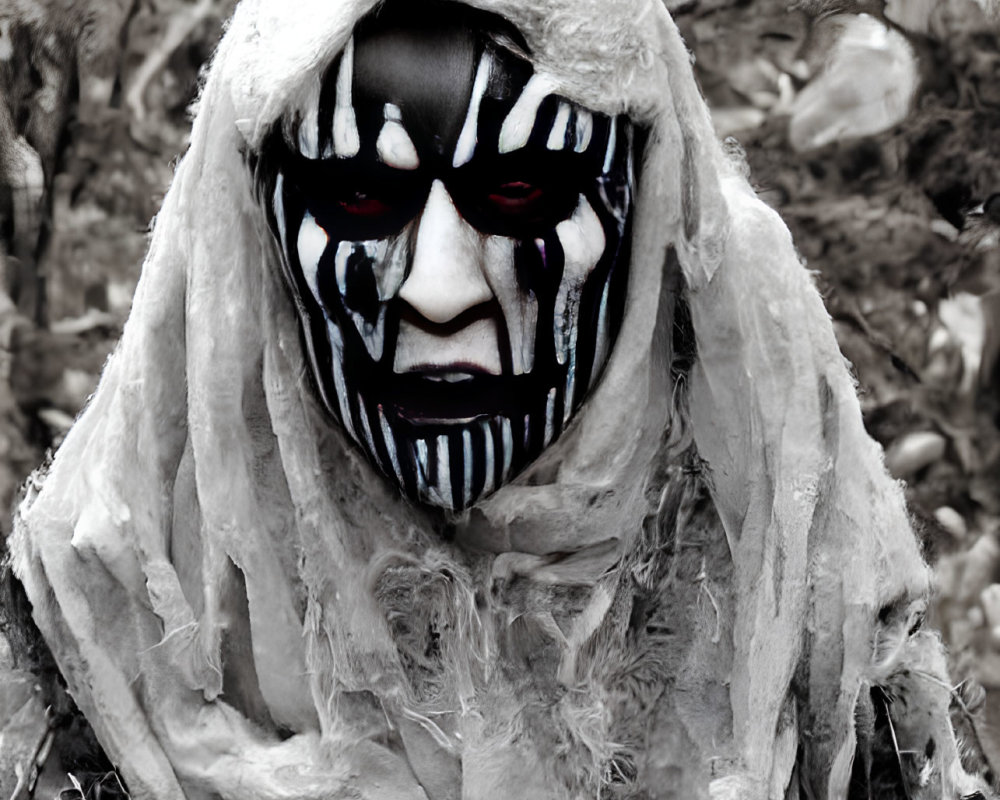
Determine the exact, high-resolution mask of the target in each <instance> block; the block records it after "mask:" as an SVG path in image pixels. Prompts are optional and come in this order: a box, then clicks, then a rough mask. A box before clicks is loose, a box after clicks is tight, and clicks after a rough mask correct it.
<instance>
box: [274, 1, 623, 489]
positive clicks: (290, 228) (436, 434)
mask: <svg viewBox="0 0 1000 800" xmlns="http://www.w3.org/2000/svg"><path fill="white" fill-rule="evenodd" d="M406 6H407V4H404V3H399V4H397V5H396V6H392V5H391V4H390V5H389V6H387V7H385V8H383V10H382V11H381V12H379V14H378V16H376V17H373V18H371V19H369V20H366V22H365V23H363V24H362V25H361V26H360V27H359V28H358V29H357V30H356V31H355V34H354V37H353V38H352V39H351V41H350V42H349V43H348V45H347V47H346V48H345V50H344V51H343V53H342V55H341V56H340V57H339V58H338V59H337V61H335V62H334V64H333V65H332V66H331V67H330V69H329V71H328V73H327V75H326V77H325V79H324V81H323V86H322V90H321V93H320V97H319V102H318V107H317V108H316V109H314V110H312V111H310V112H308V113H305V114H303V115H301V118H298V119H296V120H291V121H289V120H286V121H285V124H283V125H282V126H281V129H280V130H276V131H275V133H274V134H273V135H272V136H271V137H270V139H269V142H268V143H267V145H266V146H265V147H264V149H263V150H262V152H261V154H260V157H259V159H258V160H257V166H256V175H257V179H258V189H259V191H260V195H261V198H262V201H263V202H264V204H265V205H266V207H267V211H268V216H269V219H270V221H271V223H272V227H273V230H274V233H275V235H276V236H277V238H278V240H279V242H280V245H281V250H282V252H283V254H284V259H285V267H286V270H287V273H288V278H289V280H290V282H291V285H292V289H293V293H294V295H295V297H296V300H297V302H298V306H299V309H300V313H301V318H302V323H303V327H304V332H305V340H306V344H307V349H308V352H309V356H310V359H311V361H312V370H313V373H314V376H315V378H316V383H317V384H318V387H319V392H320V394H321V396H322V400H323V402H324V403H325V405H326V407H327V408H328V409H329V411H330V413H332V414H333V415H334V416H335V417H337V418H338V419H339V420H340V422H341V423H342V424H343V426H344V428H345V430H346V431H347V432H348V434H349V435H350V436H351V438H353V439H354V440H355V441H356V442H357V443H358V444H359V445H360V446H361V447H362V449H363V450H364V451H365V452H366V453H367V455H368V457H369V458H370V459H371V460H372V462H374V463H375V464H376V465H377V466H378V467H379V468H380V469H381V470H382V471H383V472H384V473H385V474H386V475H387V476H389V478H390V479H393V480H395V481H396V482H397V483H398V484H399V486H400V488H401V489H402V490H403V491H404V492H405V493H406V494H407V495H408V496H410V497H411V498H414V499H416V500H418V501H421V502H424V503H428V504H431V505H435V506H439V507H443V508H447V509H463V508H467V507H468V506H470V505H471V504H473V503H475V502H476V501H477V500H478V499H480V498H481V497H484V496H485V495H487V494H489V493H490V492H492V491H494V490H495V489H497V488H499V487H500V486H502V485H503V484H504V483H506V482H508V481H509V480H511V479H512V478H513V477H514V476H515V475H516V474H517V473H518V472H519V471H520V470H521V469H523V468H524V467H525V466H526V465H527V464H528V463H530V462H531V461H532V460H533V459H535V458H536V457H537V456H538V455H539V454H540V453H541V452H542V451H543V450H544V449H545V448H546V447H548V446H549V445H550V444H551V443H552V442H553V441H554V440H555V439H556V438H557V437H558V436H559V434H560V433H561V432H562V430H563V429H564V428H565V426H566V425H567V423H568V422H569V420H570V418H571V417H572V415H573V414H574V412H575V411H576V410H577V409H578V408H579V407H580V405H581V403H582V402H583V399H584V397H585V396H586V394H587V392H588V390H589V389H590V388H591V387H592V386H593V385H594V383H595V381H596V380H597V379H598V377H599V375H600V373H601V370H602V368H603V366H604V363H605V361H606V359H607V357H608V354H609V352H610V350H611V348H612V346H613V344H614V340H615V337H616V335H617V332H618V328H619V325H620V322H621V317H622V313H623V305H624V297H625V289H626V282H627V268H628V239H629V223H630V217H631V198H632V127H631V124H630V123H629V121H628V120H627V119H625V118H623V117H609V116H607V115H603V114H600V113H597V112H594V111H591V110H588V109H586V108H584V107H582V106H580V105H577V104H575V103H572V102H570V101H568V100H566V99H564V98H562V97H560V96H558V95H556V94H554V93H553V92H552V91H551V86H552V84H551V83H550V82H549V81H548V80H546V77H545V76H544V75H543V74H540V73H536V72H535V71H534V69H533V67H532V65H531V62H530V61H529V60H528V59H527V58H526V57H525V56H524V55H522V53H523V52H524V48H523V46H522V45H519V43H518V39H519V37H518V35H517V33H516V32H515V31H512V30H509V26H507V25H506V24H505V23H503V22H502V21H501V20H498V18H496V17H493V16H489V15H483V14H481V13H479V12H473V11H469V10H466V9H464V7H462V6H458V5H454V6H447V8H448V12H449V13H448V14H423V15H422V16H418V15H417V11H416V9H414V10H412V11H408V10H407V9H406ZM452 12H454V13H452ZM441 20H447V22H444V23H442V22H441Z"/></svg>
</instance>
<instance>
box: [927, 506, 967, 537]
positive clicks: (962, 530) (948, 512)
mask: <svg viewBox="0 0 1000 800" xmlns="http://www.w3.org/2000/svg"><path fill="white" fill-rule="evenodd" d="M934 518H935V519H936V520H937V521H938V524H939V525H940V526H941V527H942V528H944V529H945V530H946V531H948V533H950V534H951V535H952V536H954V537H955V538H956V539H963V538H964V537H965V535H966V534H967V533H968V532H969V529H968V526H967V525H966V524H965V518H964V517H962V515H961V514H959V513H958V512H957V511H956V510H955V509H953V508H952V507H951V506H941V508H939V509H937V510H936V511H935V512H934Z"/></svg>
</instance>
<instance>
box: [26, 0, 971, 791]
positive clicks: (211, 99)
mask: <svg viewBox="0 0 1000 800" xmlns="http://www.w3.org/2000/svg"><path fill="white" fill-rule="evenodd" d="M413 2H417V0H413ZM373 5H374V3H373V2H372V0H302V2H298V3H295V4H293V5H291V6H290V5H289V3H287V2H279V1H278V0H245V2H243V3H242V4H241V6H240V7H239V9H238V11H237V12H236V15H235V17H234V19H233V21H232V23H231V25H230V27H229V29H228V32H227V34H226V36H225V38H224V40H223V42H222V44H221V46H220V48H219V51H218V53H217V55H216V57H215V60H214V64H213V65H212V68H211V70H210V72H209V74H208V78H207V82H206V85H205V88H204V91H203V94H202V97H201V100H200V103H199V110H198V114H197V118H196V120H195V123H194V129H193V134H192V140H191V146H190V150H189V152H188V153H187V155H186V156H185V157H184V159H183V161H182V162H181V164H180V166H179V167H178V170H177V174H176V177H175V179H174V182H173V186H172V187H171V189H170V191H169V193H168V194H167V196H166V199H165V201H164V205H163V209H162V211H161V213H160V214H159V216H158V217H157V221H156V225H155V230H154V234H153V240H152V245H151V248H150V251H149V255H148V258H147V260H146V263H145V265H144V268H143V275H142V279H141V281H140V285H139V288H138V291H137V293H136V297H135V302H134V307H133V310H132V315H131V317H130V319H129V321H128V324H127V325H126V328H125V332H124V335H123V338H122V340H121V343H120V345H119V347H118V350H117V352H116V353H115V355H114V356H113V357H112V359H111V360H110V362H109V364H108V366H107V368H106V370H105V372H104V375H103V377H102V380H101V384H100V387H99V388H98V390H97V392H96V394H95V395H94V397H93V398H92V400H91V402H90V404H89V406H88V407H87V409H86V411H85V412H84V413H83V415H82V416H81V417H80V419H79V420H78V421H77V423H76V425H75V426H74V428H73V429H72V430H71V432H70V434H69V435H68V437H67V438H66V441H65V443H64V444H63V445H62V447H61V448H60V450H59V452H58V453H57V455H56V457H55V459H54V461H53V463H52V464H51V467H50V468H49V469H48V471H47V474H43V473H39V474H38V475H37V476H36V477H35V478H34V479H33V480H32V482H31V483H30V484H29V489H28V491H27V495H26V497H25V498H24V500H23V502H22V504H21V507H20V510H19V517H18V520H17V525H16V533H15V534H14V537H13V539H12V541H11V552H12V561H13V565H14V569H15V572H16V574H17V576H18V577H19V579H20V580H21V581H22V582H23V584H24V586H25V588H26V590H27V593H28V596H29V597H30V599H31V602H32V604H33V606H34V616H35V619H36V622H37V624H38V626H39V628H40V630H41V631H42V633H43V635H44V637H45V639H46V641H47V643H48V645H49V646H50V647H51V649H52V651H53V653H54V655H55V658H56V660H57V662H58V664H59V667H60V669H61V671H62V673H63V675H64V676H65V678H66V681H67V684H68V686H69V689H70V691H71V693H72V695H73V697H74V698H75V699H76V701H77V703H78V704H79V706H80V708H81V709H82V711H83V712H84V714H85V715H86V717H87V718H88V720H89V721H90V722H91V724H92V725H93V727H94V729H95V731H96V733H97V735H98V738H99V740H100V742H101V744H102V746H103V747H104V748H105V749H106V751H107V753H108V754H109V756H110V757H111V759H112V761H113V762H115V763H116V764H117V765H119V768H120V770H121V772H122V774H123V775H124V777H125V779H126V781H127V783H128V785H129V787H130V791H131V793H132V795H133V796H134V797H136V798H142V799H145V798H157V800H167V799H168V798H169V799H170V800H174V799H175V798H208V797H222V798H234V799H235V798H239V799H240V800H248V799H250V798H260V800H270V799H271V798H296V800H308V798H329V797H364V798H379V799H380V800H382V799H384V798H407V799H409V798H425V797H427V798H449V797H459V796H461V797H465V798H499V797H520V798H558V797H566V798H569V797H574V798H575V797H584V796H586V797H597V796H598V795H600V796H602V797H604V796H608V797H626V796H630V797H634V796H656V797H668V796H678V797H709V796H711V797H733V798H764V797H785V796H786V792H787V796H789V797H792V796H797V794H796V792H797V790H798V786H799V785H800V784H801V785H802V786H805V787H809V789H810V791H811V794H810V796H816V797H828V798H842V797H845V796H846V793H847V785H848V782H849V779H850V776H851V770H852V761H853V759H854V754H855V750H856V745H857V741H856V735H855V730H856V725H855V718H856V714H857V716H858V719H860V720H862V721H863V720H864V719H865V714H864V713H862V712H863V711H864V709H868V710H869V712H870V711H871V709H870V701H869V699H868V698H869V694H870V689H871V687H872V686H873V685H876V684H880V685H881V684H885V683H887V682H888V683H891V682H892V681H893V680H896V677H898V673H899V670H900V668H901V667H900V665H909V666H913V667H914V669H915V670H916V671H917V672H919V673H921V674H924V675H926V676H927V677H926V679H919V678H913V677H912V676H911V677H910V678H909V679H908V680H910V681H911V682H912V683H913V687H909V685H908V687H909V688H908V690H912V691H913V692H915V693H916V695H917V696H919V697H920V698H921V703H923V704H924V706H925V707H926V708H929V709H931V711H932V713H931V715H930V719H931V721H930V722H929V723H928V722H926V721H925V722H922V723H921V725H923V726H924V727H922V728H920V729H919V730H920V731H921V732H926V734H927V736H926V737H924V739H926V738H927V737H931V738H933V739H934V740H935V742H936V747H935V748H932V750H931V751H930V752H929V753H928V756H930V755H933V759H932V760H931V762H930V764H931V766H930V769H931V772H930V773H929V774H932V775H934V776H936V777H935V778H933V780H937V781H941V780H942V772H945V773H947V772H948V771H949V770H951V769H952V768H953V767H954V766H955V746H954V739H953V737H952V734H951V730H950V728H949V726H948V722H947V702H948V695H947V689H946V688H942V686H941V685H939V684H938V683H936V682H935V681H936V680H937V677H941V676H943V668H942V659H941V655H940V651H939V647H938V644H937V641H936V639H934V637H933V636H931V635H930V634H926V633H922V632H918V631H917V628H918V625H916V624H914V622H915V620H916V619H917V617H918V615H919V613H920V611H921V608H922V605H921V604H922V602H923V598H924V597H925V595H926V593H927V590H928V572H927V570H926V568H925V566H924V564H923V562H922V560H921V557H920V554H919V552H918V547H917V544H916V543H915V540H914V538H913V536H912V534H911V531H910V527H909V524H908V521H907V517H906V513H905V510H904V503H903V497H902V494H901V491H900V489H899V487H898V486H897V485H896V484H895V483H894V482H893V481H892V480H890V479H889V478H888V477H887V476H886V474H885V471H884V469H883V466H882V459H881V453H880V451H879V449H878V447H877V446H876V445H875V444H874V443H873V442H872V441H870V440H869V439H868V437H867V436H866V434H865V432H864V430H863V427H862V421H861V415H860V411H859V407H858V402H857V400H856V398H855V393H854V386H853V384H852V381H851V378H850V376H849V374H848V370H847V368H846V365H845V363H844V361H843V359H842V357H841V356H840V354H839V352H838V349H837V345H836V343H835V341H834V337H833V333H832V330H831V326H830V323H829V320H828V318H827V315H826V313H825V311H824V308H823V305H822V303H821V300H820V298H819V296H818V294H817V292H816V291H815V289H814V288H813V285H812V282H811V280H810V277H809V275H808V273H807V272H806V271H805V270H804V269H803V268H802V266H801V265H800V264H799V262H798V260H797V258H796V255H795V252H794V249H793V246H792V242H791V240H790V237H789V234H788V231H787V230H786V229H785V227H784V225H783V224H782V223H781V221H780V220H779V218H778V217H777V215H776V214H774V212H772V211H770V210H769V209H767V208H766V207H765V206H764V205H763V204H762V203H761V202H760V201H759V200H757V199H756V197H755V196H754V195H753V193H752V191H751V190H750V188H749V186H748V184H747V182H746V180H745V179H744V177H742V175H741V174H740V173H739V169H738V167H736V166H734V165H733V164H731V163H730V162H729V161H728V160H727V158H726V157H725V156H724V154H723V152H722V150H721V148H720V146H719V145H718V143H717V142H716V141H715V139H714V137H713V133H712V129H711V126H710V122H709V118H708V114H707V110H706V107H705V104H704V102H703V101H702V99H701V98H700V96H699V94H698V91H697V88H696V86H695V83H694V79H693V76H692V71H691V67H690V62H689V57H688V54H687V52H686V50H685V48H684V46H683V44H682V42H681V40H680V38H679V36H678V33H677V30H676V28H675V27H674V24H673V23H672V21H671V20H670V18H669V16H668V14H667V12H666V11H665V10H664V8H663V7H662V6H661V5H659V4H658V3H657V2H655V1H654V0H572V2H571V1H570V0H531V2H527V0H474V1H473V2H470V5H474V6H477V7H481V8H483V9H486V10H488V11H491V12H494V13H496V14H499V15H501V16H503V17H506V18H507V19H508V20H510V21H511V22H512V23H513V24H514V25H516V26H517V28H518V29H519V30H520V31H521V32H522V33H523V35H524V37H525V39H526V41H527V43H528V46H529V48H530V51H531V53H532V56H533V59H534V61H535V64H536V70H537V71H538V72H540V73H544V74H546V75H548V76H549V77H550V79H551V82H552V86H553V91H556V92H558V93H560V94H563V95H564V96H566V97H568V98H570V99H572V100H575V101H578V102H581V103H585V104H586V105H587V106H588V107H590V108H593V109H595V110H600V111H605V112H608V113H627V114H628V115H629V116H630V117H631V118H632V119H633V120H634V121H635V122H636V123H637V124H638V125H639V126H641V127H643V128H645V129H646V130H647V131H648V139H647V141H646V143H645V148H644V153H643V159H642V163H641V165H640V166H639V170H638V171H639V178H638V191H637V195H636V201H635V205H636V216H635V227H634V233H633V246H632V265H631V277H630V285H629V290H628V291H629V294H628V300H627V310H626V317H625V320H624V322H623V327H622V331H621V334H620V336H619V339H618V342H617V345H616V347H615V350H614V352H613V354H612V357H611V360H610V362H609V365H608V368H607V370H606V372H605V375H604V377H603V379H602V381H601V383H600V384H599V386H598V387H597V388H596V390H595V392H594V393H593V395H592V396H591V398H590V399H589V400H588V401H587V403H586V404H585V406H584V407H583V409H582V410H581V412H580V413H579V414H578V416H577V417H576V419H575V420H574V422H573V424H572V425H571V426H570V427H569V428H568V429H567V431H566V433H565V434H564V435H563V437H562V438H561V439H560V440H559V441H558V442H557V443H556V444H555V445H554V446H552V447H551V448H550V449H549V450H547V451H546V452H545V454H544V455H543V456H542V457H541V459H539V460H538V461H537V462H536V463H535V464H534V465H532V466H531V467H530V468H529V469H528V470H527V472H526V473H525V474H523V475H521V476H520V477H519V478H518V479H517V480H516V481H514V482H513V483H512V484H510V485H508V486H506V487H504V488H503V489H501V490H500V491H498V492H496V493H495V494H494V495H492V496H491V497H489V498H487V499H486V500H484V501H482V502H480V503H479V504H478V505H476V506H475V507H474V508H472V509H471V510H470V511H468V512H466V513H464V514H462V515H459V516H448V515H445V514H443V513H442V512H437V511H430V510H426V509H422V508H419V507H416V506H414V505H412V504H410V503H408V502H406V501H404V500H402V499H401V498H400V497H399V496H398V494H397V492H396V490H395V488H394V487H392V486H390V485H389V484H388V483H387V482H385V481H384V480H383V479H382V478H381V476H380V475H378V474H377V473H376V472H375V471H374V469H373V468H372V467H371V466H370V464H369V463H368V461H366V460H365V459H364V458H363V457H362V456H361V455H360V453H359V452H358V451H357V450H356V449H355V448H354V447H353V446H352V445H351V444H350V443H349V442H348V440H347V439H346V437H345V435H344V434H343V433H342V431H341V430H340V429H339V428H338V427H337V426H336V424H334V423H333V422H332V421H331V419H330V418H329V416H328V415H327V414H326V413H325V412H324V411H323V410H322V409H321V407H320V405H319V403H318V401H317V399H316V398H315V396H314V390H313V388H312V386H311V384H310V382H309V380H308V377H307V368H306V361H305V359H304V355H303V351H302V347H301V344H300V336H299V330H298V323H297V319H296V315H295V310H294V308H293V303H292V300H291V298H290V295H289V292H288V291H287V289H286V287H285V285H284V283H283V278H282V272H281V268H280V264H279V254H278V250H277V248H276V246H275V243H274V241H273V237H272V236H271V234H270V233H269V231H268V227H267V225H266V222H265V218H264V213H263V211H262V209H261V207H260V205H259V203H258V202H257V199H256V198H255V197H254V194H253V182H252V176H251V174H250V169H249V168H248V163H247V162H248V156H249V155H252V154H253V153H254V151H255V148H257V147H258V146H260V144H261V143H262V141H263V138H264V137H265V135H266V134H267V132H268V131H269V130H271V129H272V127H273V125H274V124H275V122H276V121H277V120H279V119H280V118H282V117H283V116H284V115H286V114H289V113H294V112H295V111H296V110H297V109H302V108H306V107H307V106H308V105H309V103H310V102H311V98H312V97H313V96H314V95H315V93H317V92H318V91H319V85H320V78H321V75H322V74H323V72H324V70H325V69H326V68H327V66H328V65H329V64H330V62H331V60H332V59H333V58H334V57H335V56H336V54H337V53H338V52H339V51H340V50H341V49H342V48H343V47H344V46H345V43H346V42H347V40H348V37H349V36H350V34H351V31H352V29H353V27H354V25H355V24H356V23H357V21H358V20H359V19H360V18H361V17H363V16H364V15H365V14H366V13H367V12H368V11H369V10H371V8H372V6H373ZM904 672H905V670H904ZM906 674H910V673H909V672H907V673H906ZM894 676H896V677H894ZM935 676H937V677H935ZM868 716H869V717H871V713H869V714H868ZM869 722H870V720H869ZM896 722H897V729H898V730H897V733H898V734H899V736H900V737H902V738H904V739H905V737H906V736H907V735H910V734H909V733H908V729H907V727H906V726H907V724H908V722H907V719H897V720H896ZM868 728H869V729H870V728H871V725H870V724H869V725H868ZM857 730H858V731H859V732H863V730H866V729H865V726H864V725H863V724H862V723H860V722H859V723H858V727H857ZM914 731H916V729H914ZM912 733H913V736H914V737H916V735H917V733H916V732H912ZM921 735H922V733H921ZM924 739H921V741H920V744H919V748H920V749H921V751H923V748H924V745H925V743H926V742H925V741H924ZM856 770H857V767H855V771H856ZM956 774H957V773H956ZM953 777H954V776H953V775H952V776H948V775H946V776H945V777H944V781H945V784H946V785H948V786H950V785H951V784H950V781H951V779H952V778H953ZM643 791H645V793H646V794H642V792H643ZM602 792H603V793H602Z"/></svg>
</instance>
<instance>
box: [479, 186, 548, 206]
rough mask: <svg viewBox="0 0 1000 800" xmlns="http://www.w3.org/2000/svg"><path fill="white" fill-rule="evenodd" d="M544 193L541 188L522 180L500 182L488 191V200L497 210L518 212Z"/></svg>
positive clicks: (533, 202) (533, 203)
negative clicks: (494, 188)
mask: <svg viewBox="0 0 1000 800" xmlns="http://www.w3.org/2000/svg"><path fill="white" fill-rule="evenodd" d="M543 194H544V193H543V192H542V190H541V188H539V187H538V186H534V185H533V184H530V183H525V182H524V181H510V182H508V183H503V184H500V186H498V187H497V188H496V190H495V191H493V192H490V194H489V201H490V202H491V203H492V204H493V205H494V206H495V207H496V208H497V209H498V210H499V211H507V212H515V213H516V212H520V211H525V210H528V209H530V208H531V207H532V206H534V205H535V204H536V203H537V202H538V201H539V200H540V199H541V198H542V195H543Z"/></svg>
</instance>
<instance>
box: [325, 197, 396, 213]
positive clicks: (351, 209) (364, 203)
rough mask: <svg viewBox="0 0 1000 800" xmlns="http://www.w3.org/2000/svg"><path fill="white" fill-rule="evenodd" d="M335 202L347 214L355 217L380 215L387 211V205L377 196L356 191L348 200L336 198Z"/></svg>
mask: <svg viewBox="0 0 1000 800" xmlns="http://www.w3.org/2000/svg"><path fill="white" fill-rule="evenodd" d="M337 204H338V205H339V206H340V207H341V208H342V209H343V210H344V211H346V212H347V213H348V214H351V215H353V216H356V217H380V216H382V215H383V214H386V213H388V212H389V210H390V209H389V206H387V205H386V204H385V203H383V202H382V201H381V200H379V199H378V198H377V197H372V196H371V195H367V194H364V193H363V192H357V193H356V194H355V195H354V196H353V197H351V198H350V199H348V200H338V201H337Z"/></svg>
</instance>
